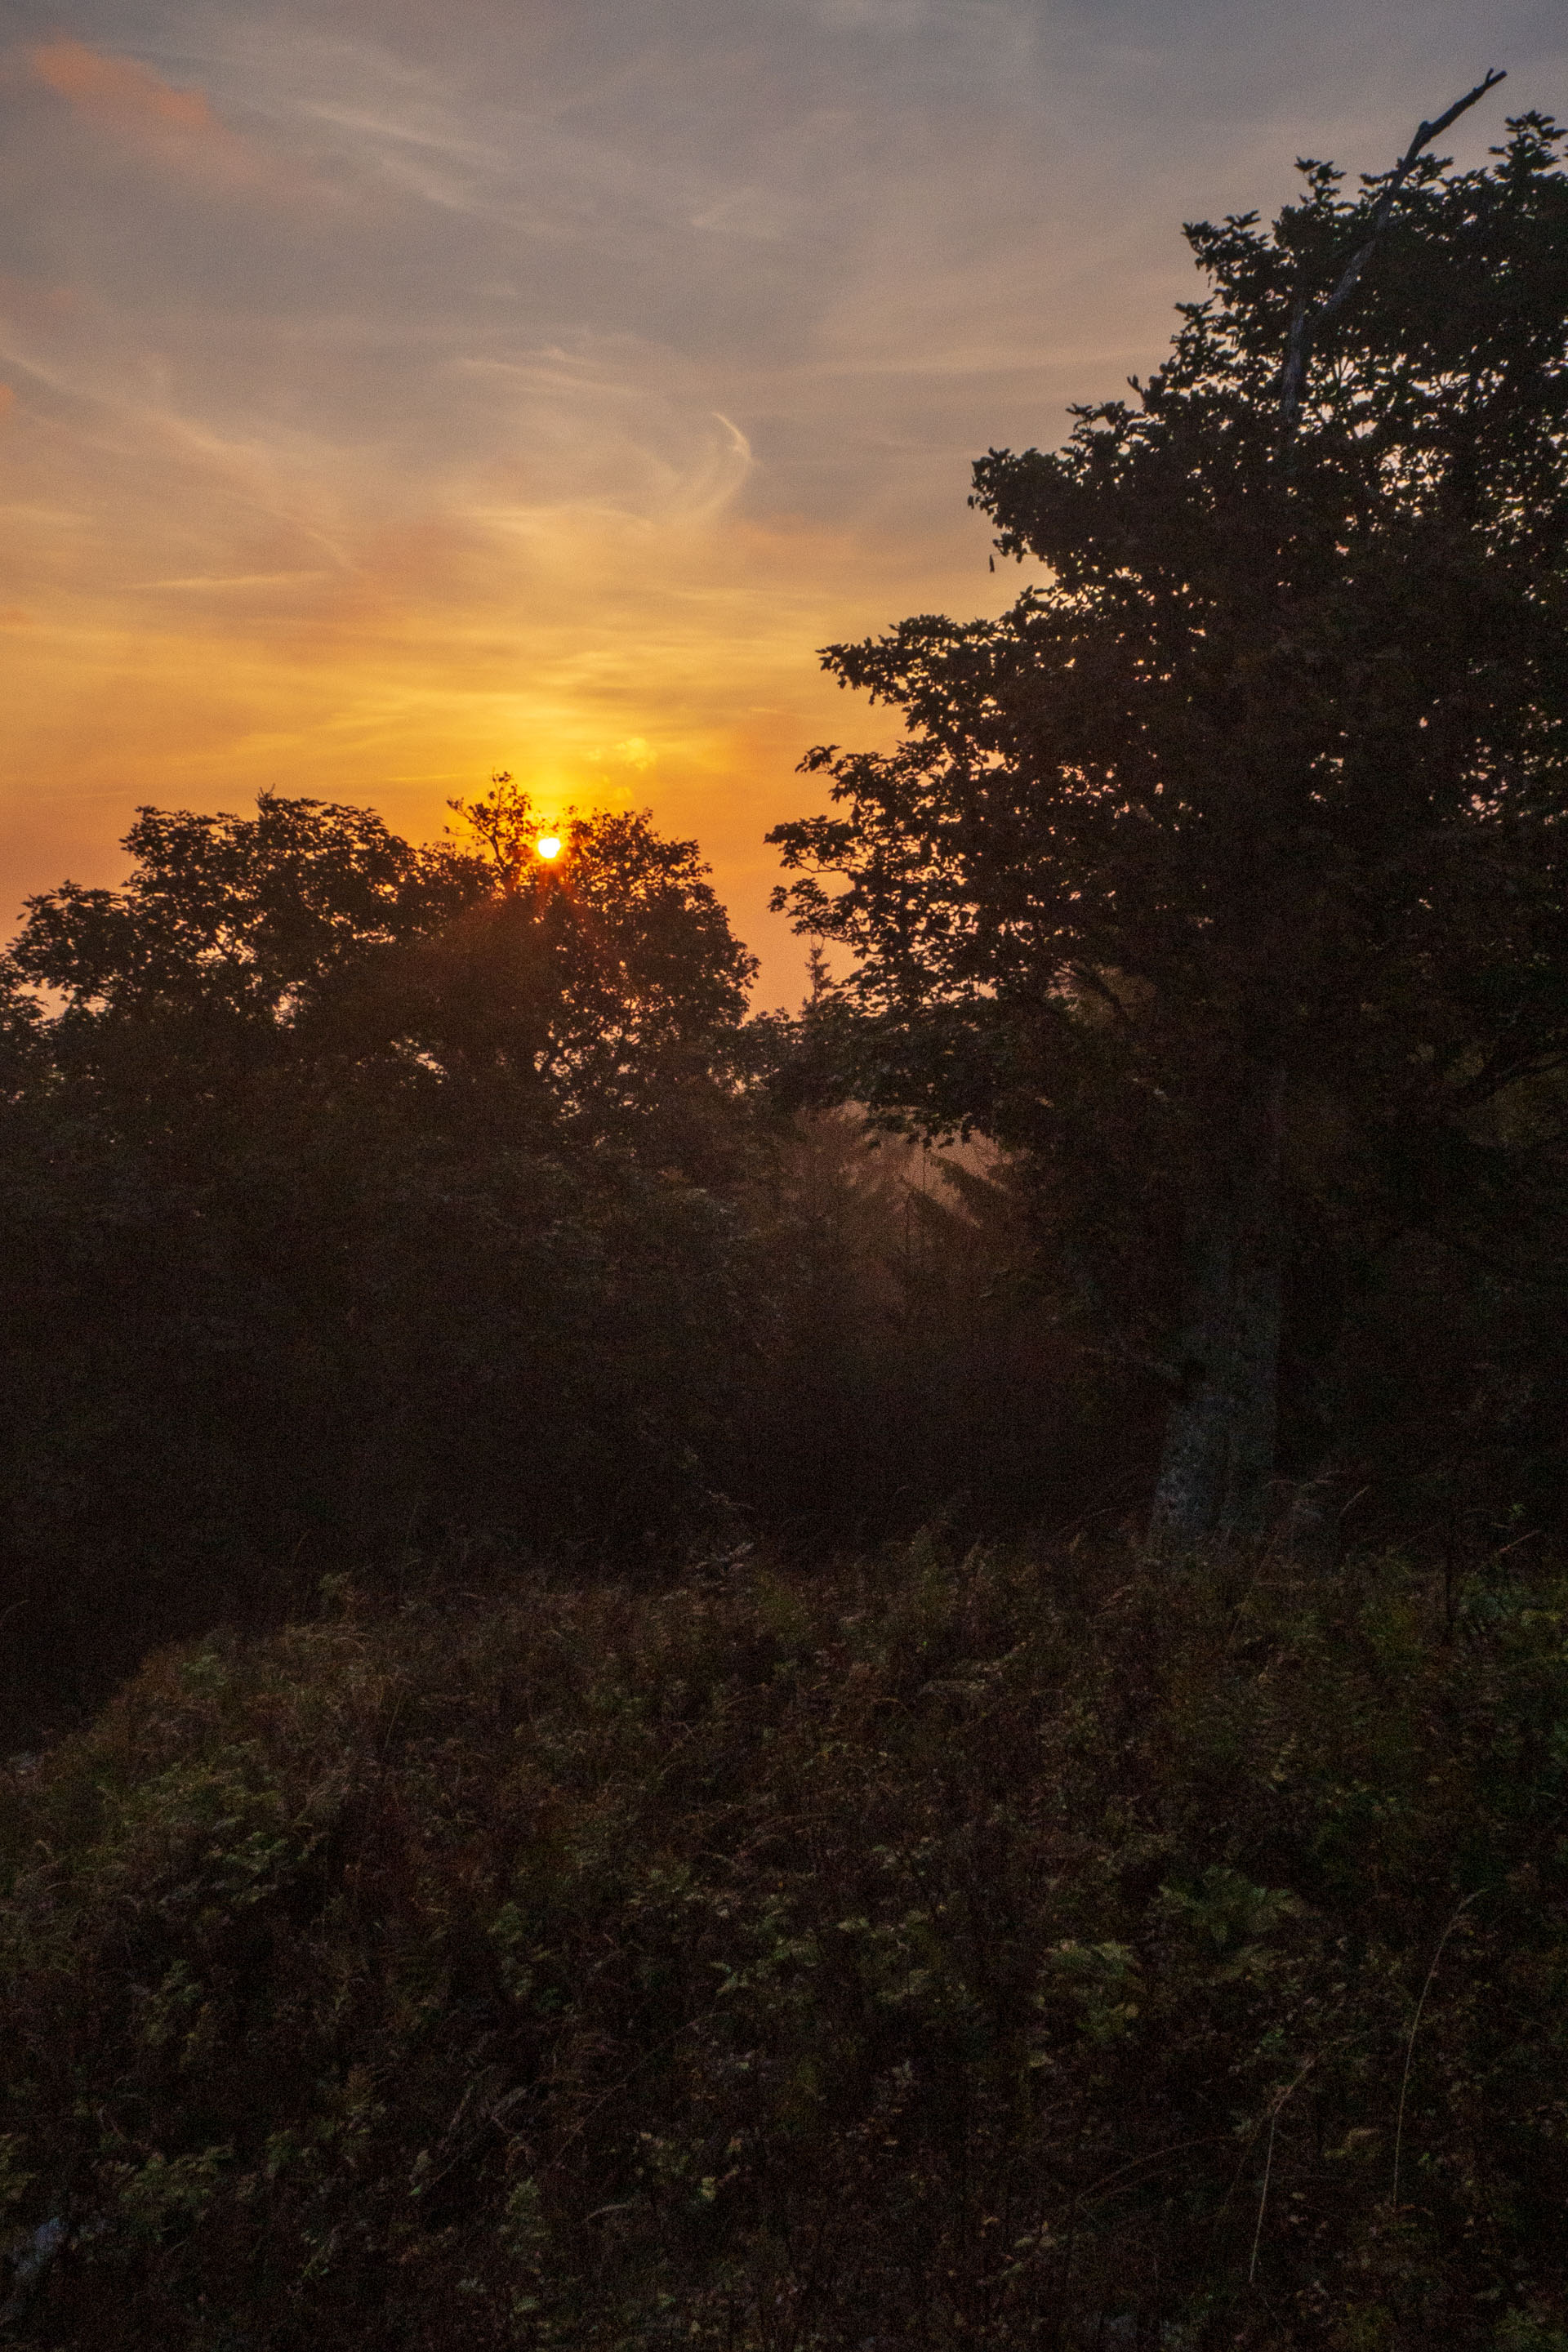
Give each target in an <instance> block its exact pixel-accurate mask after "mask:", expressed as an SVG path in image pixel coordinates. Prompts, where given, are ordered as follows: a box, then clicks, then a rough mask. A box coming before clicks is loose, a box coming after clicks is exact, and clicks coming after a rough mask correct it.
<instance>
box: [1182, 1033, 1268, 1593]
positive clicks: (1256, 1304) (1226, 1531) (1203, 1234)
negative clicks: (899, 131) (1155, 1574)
mask: <svg viewBox="0 0 1568 2352" xmlns="http://www.w3.org/2000/svg"><path fill="white" fill-rule="evenodd" d="M1284 1108H1285V1074H1284V1072H1283V1071H1282V1070H1276V1071H1271V1072H1269V1073H1268V1075H1267V1076H1265V1077H1264V1078H1263V1080H1262V1082H1261V1083H1260V1084H1259V1086H1258V1087H1257V1088H1256V1090H1254V1091H1252V1092H1251V1093H1250V1095H1249V1097H1248V1098H1247V1102H1246V1104H1245V1106H1243V1107H1242V1108H1241V1109H1240V1111H1239V1115H1238V1116H1237V1119H1236V1124H1235V1129H1234V1136H1233V1142H1232V1148H1231V1149H1230V1150H1229V1151H1228V1152H1227V1153H1226V1157H1225V1158H1224V1160H1222V1162H1221V1163H1220V1164H1219V1165H1218V1166H1217V1167H1216V1168H1215V1171H1214V1172H1213V1174H1212V1176H1211V1177H1210V1179H1209V1181H1207V1182H1206V1183H1204V1184H1202V1185H1200V1186H1199V1188H1198V1189H1197V1191H1196V1192H1195V1193H1194V1200H1193V1202H1192V1206H1191V1209H1190V1211H1189V1214H1188V1237H1187V1238H1188V1303H1187V1321H1186V1325H1185V1328H1184V1332H1183V1336H1182V1345H1181V1351H1180V1359H1179V1360H1180V1363H1181V1370H1182V1387H1181V1391H1180V1392H1179V1394H1178V1395H1177V1397H1176V1400H1175V1402H1174V1403H1173V1405H1172V1407H1171V1417H1170V1420H1169V1423H1167V1425H1166V1431H1165V1446H1164V1453H1163V1458H1162V1460H1161V1464H1160V1478H1159V1484H1158V1486H1156V1488H1155V1491H1154V1506H1153V1509H1152V1513H1151V1516H1150V1521H1149V1541H1150V1545H1151V1548H1152V1549H1155V1550H1159V1551H1163V1552H1170V1551H1174V1550H1180V1549H1183V1548H1184V1547H1185V1546H1188V1545H1193V1544H1199V1543H1204V1542H1210V1541H1215V1540H1216V1539H1217V1540H1220V1541H1224V1540H1226V1538H1245V1537H1248V1536H1255V1535H1258V1534H1259V1533H1260V1532H1261V1530H1262V1528H1263V1526H1264V1523H1265V1519H1266V1517H1267V1513H1268V1487H1269V1482H1270V1480H1271V1478H1272V1476H1273V1474H1274V1442H1275V1431H1276V1425H1277V1422H1278V1416H1279V1328H1280V1316H1281V1307H1282V1293H1283V1281H1284V1258H1285V1214H1284V1197H1283V1184H1282V1171H1281V1164H1280V1163H1281V1149H1280V1147H1281V1141H1282V1136H1283V1129H1284Z"/></svg>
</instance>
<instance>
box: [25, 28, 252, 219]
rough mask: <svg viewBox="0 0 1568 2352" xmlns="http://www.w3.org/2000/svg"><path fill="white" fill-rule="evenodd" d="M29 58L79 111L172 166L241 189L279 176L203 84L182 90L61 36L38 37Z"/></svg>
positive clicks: (132, 63) (128, 61)
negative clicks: (217, 109) (220, 112)
mask: <svg viewBox="0 0 1568 2352" xmlns="http://www.w3.org/2000/svg"><path fill="white" fill-rule="evenodd" d="M27 59H28V63H29V64H30V66H31V67H32V69H33V73H34V76H35V78H36V79H37V80H38V81H40V82H41V83H42V84H43V86H44V88H45V89H48V90H52V91H53V92H54V94H55V96H56V97H57V98H62V99H64V100H65V101H66V103H67V105H68V107H69V108H70V109H71V111H72V112H73V113H74V114H76V115H78V116H79V117H80V118H81V119H82V120H83V121H87V122H91V123H96V124H100V125H101V126H102V127H103V128H105V129H107V130H110V131H116V132H118V133H119V134H120V136H121V138H122V139H124V140H126V141H128V142H130V143H131V144H132V145H133V146H134V147H136V148H137V149H138V150H139V151H140V152H142V154H144V155H146V156H149V157H150V158H151V159H152V160H153V161H154V162H155V163H158V164H160V165H161V166H162V167H163V169H164V170H166V171H170V172H173V173H176V174H178V175H179V176H181V177H183V178H186V179H195V180H196V181H199V182H201V183H202V184H205V186H207V187H209V188H212V187H217V188H229V189H233V190H237V191H239V190H244V189H247V188H254V187H257V186H258V185H260V184H263V183H265V182H268V181H269V180H271V179H272V178H273V176H274V175H273V173H272V170H271V168H270V166H269V164H268V161H267V159H266V158H265V157H264V156H262V155H261V154H259V153H258V151H257V150H256V149H255V148H253V147H252V146H251V144H250V142H248V141H247V140H245V139H242V138H241V137H240V136H239V134H238V132H237V131H231V130H230V129H229V127H228V125H227V124H226V123H225V122H223V121H219V119H218V117H217V116H216V114H215V113H214V112H213V110H212V108H211V106H210V105H209V104H208V102H207V99H206V97H205V93H204V92H203V91H201V90H199V89H176V88H174V85H173V84H172V83H170V82H166V81H164V80H163V79H161V78H160V77H159V76H158V75H157V74H155V73H154V72H153V69H152V68H151V67H150V66H144V65H141V64H139V63H138V62H137V60H136V59H135V58H122V57H111V56H109V55H106V54H105V52H104V51H102V50H101V49H94V48H89V47H88V45H87V43H86V42H85V41H78V40H73V39H71V38H69V37H68V36H65V35H62V36H61V37H59V38H58V39H56V40H53V41H44V42H40V43H39V44H38V45H37V47H34V48H32V49H30V50H29V51H28V53H27Z"/></svg>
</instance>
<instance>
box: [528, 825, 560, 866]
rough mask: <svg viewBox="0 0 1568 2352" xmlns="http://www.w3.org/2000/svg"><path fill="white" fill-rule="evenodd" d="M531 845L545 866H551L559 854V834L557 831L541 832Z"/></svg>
mask: <svg viewBox="0 0 1568 2352" xmlns="http://www.w3.org/2000/svg"><path fill="white" fill-rule="evenodd" d="M533 846H534V850H535V852H536V854H537V855H538V856H541V857H542V858H543V860H544V862H545V864H546V866H552V865H553V864H554V862H555V860H556V859H557V858H558V857H559V856H560V855H561V836H560V835H559V834H558V833H542V834H541V835H540V836H539V839H538V840H537V841H536V842H535V843H534V845H533Z"/></svg>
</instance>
